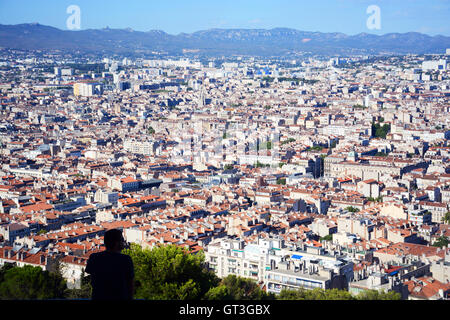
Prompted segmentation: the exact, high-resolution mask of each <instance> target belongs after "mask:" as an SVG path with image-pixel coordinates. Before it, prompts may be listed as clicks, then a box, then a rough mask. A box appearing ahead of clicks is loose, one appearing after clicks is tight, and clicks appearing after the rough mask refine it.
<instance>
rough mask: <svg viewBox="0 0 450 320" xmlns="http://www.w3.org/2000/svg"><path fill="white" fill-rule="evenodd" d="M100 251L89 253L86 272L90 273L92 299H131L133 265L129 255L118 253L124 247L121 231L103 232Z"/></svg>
mask: <svg viewBox="0 0 450 320" xmlns="http://www.w3.org/2000/svg"><path fill="white" fill-rule="evenodd" d="M104 239H105V240H104V242H105V247H106V250H105V251H102V252H97V253H93V254H91V255H90V257H89V260H88V262H87V266H86V273H89V274H90V275H91V284H92V300H131V299H133V289H134V288H133V281H134V266H133V261H132V260H131V257H130V256H128V255H125V254H122V253H120V252H121V251H122V249H123V248H124V243H125V241H124V239H123V237H122V232H121V231H120V230H117V229H112V230H108V231H106V232H105V238H104Z"/></svg>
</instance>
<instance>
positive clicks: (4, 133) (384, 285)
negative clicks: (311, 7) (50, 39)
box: [0, 49, 450, 299]
mask: <svg viewBox="0 0 450 320" xmlns="http://www.w3.org/2000/svg"><path fill="white" fill-rule="evenodd" d="M0 50H1V55H0V112H1V113H0V145H1V151H0V265H3V264H5V263H15V264H16V265H18V266H23V265H32V266H40V267H41V268H43V269H44V270H47V269H48V268H49V266H50V265H51V264H52V263H55V261H57V260H59V261H60V262H61V264H62V265H64V273H63V275H64V277H65V278H66V280H67V282H68V285H69V286H70V287H71V288H72V287H74V288H77V287H79V286H80V284H81V276H82V274H83V272H84V269H85V267H86V262H87V259H88V257H89V256H90V255H91V254H92V253H94V252H98V251H100V250H103V249H104V243H103V236H104V233H105V232H106V231H107V230H109V229H113V228H118V229H120V230H122V231H123V234H124V237H125V240H126V241H127V242H128V243H136V244H139V245H140V246H142V247H143V248H154V247H155V246H159V245H163V244H173V245H176V246H181V247H184V248H187V249H188V250H189V251H190V252H191V253H192V254H197V253H199V252H201V251H202V252H204V254H205V262H206V264H207V267H208V268H209V269H211V270H214V272H215V273H216V274H217V275H218V276H219V277H226V276H227V275H236V276H241V277H245V278H250V279H253V280H254V281H256V282H257V283H258V285H259V286H260V287H261V288H262V289H264V290H265V291H267V292H270V293H274V294H277V293H279V292H280V291H281V290H282V289H285V288H287V289H298V288H306V289H313V288H322V289H333V288H337V289H343V290H348V291H349V292H350V293H351V294H358V293H360V292H362V291H365V290H370V289H375V290H380V291H381V290H385V291H396V292H398V293H400V294H401V296H402V298H403V299H448V297H449V293H450V282H449V277H450V269H449V267H450V249H449V239H450V238H449V237H450V225H449V223H450V213H449V212H450V207H449V206H450V164H449V159H450V157H449V156H450V146H449V144H448V139H449V138H450V130H449V128H450V117H449V116H448V114H449V112H450V68H449V66H448V63H447V61H448V55H445V54H441V55H404V56H400V55H399V56H371V57H369V56H352V57H347V58H337V57H323V56H305V57H302V58H296V59H295V60H293V59H290V60H289V59H282V58H258V57H249V56H234V57H230V58H226V59H225V58H211V57H210V58H206V57H200V56H195V53H194V54H190V55H186V56H182V57H180V56H177V57H171V56H166V55H163V54H160V55H156V54H155V56H154V57H152V58H135V57H127V56H118V55H116V56H106V55H105V56H98V57H97V56H94V55H85V56H78V55H75V54H74V55H70V54H65V53H62V52H59V51H57V52H56V51H55V52H43V51H20V50H12V49H11V50H8V49H0ZM447 53H448V52H447Z"/></svg>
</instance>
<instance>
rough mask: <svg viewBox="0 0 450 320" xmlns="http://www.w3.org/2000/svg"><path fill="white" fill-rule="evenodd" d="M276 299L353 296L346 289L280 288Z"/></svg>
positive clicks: (337, 298)
mask: <svg viewBox="0 0 450 320" xmlns="http://www.w3.org/2000/svg"><path fill="white" fill-rule="evenodd" d="M277 299H278V300H354V299H355V298H354V297H353V296H352V295H351V294H350V293H349V292H348V291H346V290H339V289H322V288H315V289H312V290H308V289H305V288H299V289H298V290H287V289H283V290H281V292H280V294H279V295H278V296H277Z"/></svg>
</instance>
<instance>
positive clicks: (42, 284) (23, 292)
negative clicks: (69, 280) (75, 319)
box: [0, 265, 67, 300]
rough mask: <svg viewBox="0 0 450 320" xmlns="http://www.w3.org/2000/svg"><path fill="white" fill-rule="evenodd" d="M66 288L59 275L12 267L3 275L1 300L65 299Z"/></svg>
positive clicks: (0, 290) (38, 269) (30, 267)
mask: <svg viewBox="0 0 450 320" xmlns="http://www.w3.org/2000/svg"><path fill="white" fill-rule="evenodd" d="M66 288H67V285H66V281H65V280H64V279H63V278H62V277H61V275H59V274H57V273H54V272H49V271H43V270H42V269H41V268H40V267H33V266H29V265H26V266H24V267H12V268H9V269H8V270H6V272H4V274H3V281H2V282H1V283H0V299H2V300H10V299H12V300H40V299H61V298H64V293H65V290H66Z"/></svg>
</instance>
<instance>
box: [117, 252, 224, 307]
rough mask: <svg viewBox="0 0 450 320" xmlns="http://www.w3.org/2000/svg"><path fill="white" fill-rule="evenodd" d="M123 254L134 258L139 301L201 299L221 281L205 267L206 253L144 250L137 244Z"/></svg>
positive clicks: (136, 294)
mask: <svg viewBox="0 0 450 320" xmlns="http://www.w3.org/2000/svg"><path fill="white" fill-rule="evenodd" d="M124 253H125V254H129V255H130V256H131V258H132V259H133V264H134V270H135V288H136V293H135V298H137V299H148V300H192V299H200V298H202V297H203V296H204V295H205V293H206V292H207V291H208V290H209V289H211V288H212V287H214V286H216V285H217V284H218V282H219V279H218V278H217V277H216V275H215V274H214V273H213V272H212V271H208V270H206V268H204V266H203V261H204V255H203V253H197V254H195V255H193V254H189V252H188V251H187V250H186V249H183V248H180V247H177V246H175V245H168V246H161V247H156V248H153V249H142V247H140V246H139V245H136V244H132V245H131V247H130V249H127V250H125V251H124Z"/></svg>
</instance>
